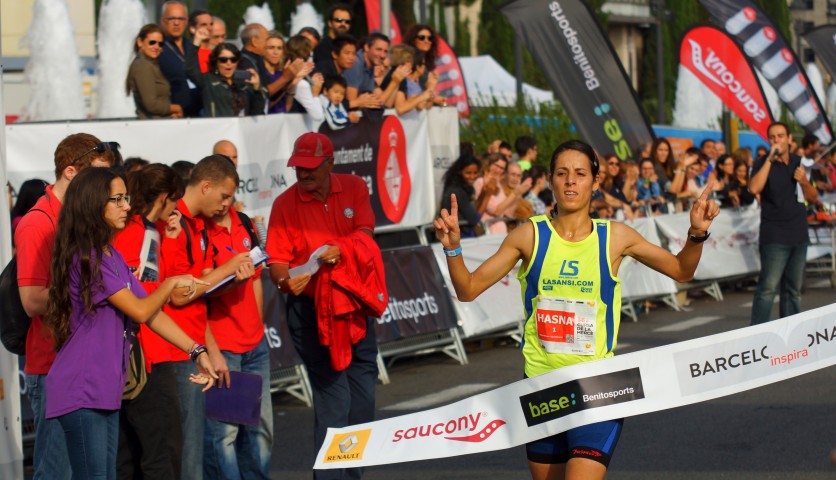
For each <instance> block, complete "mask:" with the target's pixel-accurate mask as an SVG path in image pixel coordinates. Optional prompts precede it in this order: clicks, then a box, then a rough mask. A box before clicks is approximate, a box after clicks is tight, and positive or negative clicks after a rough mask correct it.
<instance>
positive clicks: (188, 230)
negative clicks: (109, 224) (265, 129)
mask: <svg viewBox="0 0 836 480" xmlns="http://www.w3.org/2000/svg"><path fill="white" fill-rule="evenodd" d="M237 187H238V173H237V172H236V171H235V167H234V166H233V165H232V164H231V163H230V162H229V160H227V159H226V158H225V157H222V156H219V155H210V156H208V157H206V158H204V159H203V160H201V161H200V162H198V163H197V165H195V167H194V170H192V174H191V177H190V178H189V184H188V185H187V186H186V193H185V194H184V195H183V198H181V199H180V200H178V203H177V210H178V211H179V212H180V213H181V214H182V216H183V221H182V225H183V229H182V231H181V232H180V235H179V236H178V237H177V238H173V239H172V238H168V237H164V238H162V239H161V245H160V248H161V249H162V250H163V251H164V253H165V254H166V255H169V252H173V253H171V254H172V255H174V259H173V261H172V264H171V268H172V269H173V271H170V272H167V273H166V274H167V275H182V274H190V275H193V276H194V277H195V278H200V279H201V280H204V281H206V282H208V283H209V286H204V285H199V286H198V290H197V294H196V295H195V296H194V297H193V300H192V301H191V302H190V303H188V304H186V305H172V304H169V305H166V306H165V307H163V311H165V312H166V313H167V314H168V315H169V316H170V317H171V318H173V319H174V321H175V322H177V325H178V326H179V327H180V328H182V329H183V331H184V332H186V333H187V334H188V335H189V336H191V338H193V339H194V340H195V341H196V342H199V343H205V344H206V347H207V348H208V349H209V358H210V359H211V360H212V365H213V366H215V367H217V368H219V369H220V370H219V371H218V383H219V384H220V383H226V384H227V385H228V384H229V369H228V368H227V366H226V361H225V360H224V357H223V355H222V354H221V353H220V350H219V349H218V345H217V343H216V342H215V339H214V336H213V335H212V331H211V330H210V327H209V325H208V323H207V310H206V300H205V298H204V297H203V296H202V295H203V294H204V293H205V292H206V290H207V289H209V288H212V285H217V284H218V283H219V282H220V281H221V280H223V279H224V278H226V277H228V276H229V275H233V274H234V275H236V280H237V281H244V280H246V279H248V278H250V277H252V276H253V274H254V273H255V269H254V268H253V264H252V261H251V260H250V253H249V251H246V252H241V253H237V254H235V255H232V256H231V258H228V260H226V262H224V263H223V264H220V263H219V264H218V267H215V263H216V262H215V258H214V254H213V251H212V249H211V248H209V245H208V234H207V233H206V231H205V223H204V220H203V219H204V218H212V217H214V216H215V215H219V214H221V213H223V212H224V211H225V210H226V209H228V208H229V206H230V205H231V203H232V198H233V195H235V190H236V188H237ZM169 258H170V257H169ZM167 263H168V262H167ZM171 358H172V360H173V361H174V368H175V371H176V372H177V390H178V395H179V397H180V416H181V421H182V425H183V432H189V434H188V435H184V437H183V456H182V468H181V477H180V478H181V479H183V480H191V479H194V480H203V443H204V440H203V433H204V416H205V415H204V412H205V406H206V403H205V397H204V396H203V395H202V394H199V393H200V392H199V391H197V389H195V388H193V387H191V386H190V382H189V374H192V373H196V372H197V370H196V367H195V365H194V363H193V362H192V361H190V360H189V357H188V355H185V354H183V353H182V352H181V351H179V350H177V349H176V348H174V347H172V349H171Z"/></svg>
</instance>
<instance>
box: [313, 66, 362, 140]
mask: <svg viewBox="0 0 836 480" xmlns="http://www.w3.org/2000/svg"><path fill="white" fill-rule="evenodd" d="M345 89H346V81H345V78H343V77H341V76H338V75H329V76H328V77H326V78H325V83H324V84H323V85H322V92H323V93H322V95H320V96H319V101H320V102H322V109H323V110H325V121H326V122H328V127H330V128H331V130H340V129H342V128H345V127H346V126H348V124H349V122H350V123H357V122H358V121H360V115H359V114H358V113H357V112H351V113H350V114H349V113H348V109H347V108H346V106H345V105H344V104H343V100H344V99H345Z"/></svg>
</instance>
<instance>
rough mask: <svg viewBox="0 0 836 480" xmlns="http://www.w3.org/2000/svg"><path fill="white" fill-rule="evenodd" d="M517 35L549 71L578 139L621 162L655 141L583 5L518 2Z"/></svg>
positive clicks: (509, 10) (511, 14) (513, 10)
mask: <svg viewBox="0 0 836 480" xmlns="http://www.w3.org/2000/svg"><path fill="white" fill-rule="evenodd" d="M502 13H504V14H505V16H506V17H508V20H509V21H510V22H511V25H512V26H513V27H514V30H515V31H516V33H517V35H519V36H520V38H522V40H523V41H524V42H525V44H526V45H527V46H528V50H529V51H530V52H531V55H532V56H533V57H534V60H535V61H536V62H537V65H538V66H539V67H540V69H541V70H542V71H543V74H545V76H546V78H547V79H548V81H549V84H550V85H551V86H552V89H553V90H554V92H555V93H556V94H557V97H558V98H559V99H560V102H561V104H562V105H563V108H565V109H566V111H567V112H568V113H569V117H571V119H572V121H573V122H574V123H575V126H576V128H577V130H578V133H579V134H580V135H581V137H583V138H584V139H585V140H586V141H588V142H590V143H591V144H592V145H593V146H594V147H595V148H596V149H597V150H598V151H599V152H600V153H602V154H608V153H614V154H615V155H616V156H618V158H619V159H621V160H629V159H632V158H633V152H635V151H637V150H639V149H640V148H641V147H642V146H643V145H646V144H648V143H650V142H652V141H653V132H652V130H651V128H650V122H649V121H648V119H647V117H646V116H645V114H644V112H643V111H642V109H641V107H640V106H639V103H638V101H637V100H636V95H635V92H633V89H632V88H631V87H630V84H629V83H628V81H627V75H626V74H625V73H624V69H623V68H622V66H621V62H619V60H618V58H617V57H616V55H615V51H614V50H613V48H612V46H611V45H610V43H609V41H608V40H607V37H606V36H605V35H604V32H603V31H602V30H601V27H600V26H599V25H598V21H597V20H596V19H595V15H594V14H593V13H592V10H590V9H589V7H588V6H587V4H586V2H584V1H582V0H561V1H549V0H518V1H514V2H511V3H509V4H507V5H505V6H504V7H503V8H502Z"/></svg>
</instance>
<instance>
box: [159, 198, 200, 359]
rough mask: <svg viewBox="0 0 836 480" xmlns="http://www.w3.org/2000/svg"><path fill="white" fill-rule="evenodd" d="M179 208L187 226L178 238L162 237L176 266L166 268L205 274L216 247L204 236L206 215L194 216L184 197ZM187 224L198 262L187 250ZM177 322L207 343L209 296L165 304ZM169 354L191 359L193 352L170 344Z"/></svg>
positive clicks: (166, 252)
mask: <svg viewBox="0 0 836 480" xmlns="http://www.w3.org/2000/svg"><path fill="white" fill-rule="evenodd" d="M177 210H179V211H180V213H182V214H183V218H184V219H185V223H186V226H185V228H184V229H183V231H181V232H180V235H179V236H178V237H177V238H168V237H163V238H162V247H161V250H162V255H163V256H164V257H165V256H169V258H168V260H167V263H168V264H169V265H170V266H171V268H172V270H171V271H169V272H166V275H167V276H169V277H172V276H175V275H186V274H189V275H192V276H194V277H195V278H200V277H202V276H203V271H204V270H206V269H211V268H212V249H211V248H207V247H208V245H205V241H204V239H203V234H202V232H203V229H204V223H203V219H201V218H199V217H196V216H192V214H191V213H190V212H189V209H188V207H186V204H185V202H183V200H182V199H180V200H178V201H177ZM186 228H188V229H189V233H190V235H191V251H192V255H191V256H192V259H193V260H194V264H191V263H190V262H189V255H188V253H187V252H186V230H185V229H186ZM163 311H164V312H165V313H167V314H168V315H169V316H170V317H171V318H173V319H174V321H175V322H176V323H177V325H179V326H180V328H181V329H183V331H184V332H186V334H187V335H188V336H190V337H191V338H192V340H194V341H195V342H197V343H200V344H205V343H206V300H205V299H204V298H196V299H195V300H193V301H192V302H191V303H189V304H187V305H185V306H182V307H175V306H172V305H170V304H168V305H165V306H164V307H163ZM169 352H170V353H169V355H170V357H171V359H172V360H174V361H180V360H188V359H189V355H188V354H186V353H184V352H183V351H181V350H180V349H179V348H177V347H175V346H174V345H169Z"/></svg>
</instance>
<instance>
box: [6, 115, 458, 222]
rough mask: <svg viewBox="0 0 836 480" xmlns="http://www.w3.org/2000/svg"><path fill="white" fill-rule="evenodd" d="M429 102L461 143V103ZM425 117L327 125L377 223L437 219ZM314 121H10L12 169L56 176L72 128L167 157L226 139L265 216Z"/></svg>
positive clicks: (253, 211) (16, 176) (340, 164)
mask: <svg viewBox="0 0 836 480" xmlns="http://www.w3.org/2000/svg"><path fill="white" fill-rule="evenodd" d="M432 110H433V111H432V115H433V117H434V118H441V119H445V121H446V125H447V126H448V127H449V128H451V129H454V132H453V133H450V134H448V136H447V137H445V138H443V139H442V140H443V141H449V140H450V139H451V138H452V136H453V135H454V136H455V138H456V141H455V143H454V144H455V145H456V147H455V148H458V121H457V118H458V117H457V114H456V110H455V109H454V108H450V107H448V108H443V109H437V108H434V109H432ZM448 116H449V117H450V119H452V120H447V117H448ZM427 119H428V113H427V112H414V113H409V114H407V115H403V116H401V117H397V116H394V115H392V116H387V117H384V120H383V122H382V123H381V124H379V125H378V124H371V123H361V124H356V125H351V126H349V127H346V128H345V129H343V130H340V131H339V132H340V133H339V135H337V133H333V134H332V133H328V135H333V140H334V142H335V167H334V171H335V172H339V173H357V174H358V175H361V176H362V177H363V178H364V179H365V180H366V181H367V183H368V184H369V189H370V192H371V193H372V204H373V205H374V206H375V215H376V220H377V223H378V226H387V225H399V226H418V225H423V224H426V223H429V222H431V221H432V220H433V215H434V213H435V210H436V209H437V208H438V205H437V202H436V201H435V187H434V185H433V160H432V157H431V154H430V143H429V140H428V137H429V135H428V130H429V127H428V125H427ZM317 128H318V126H317V125H312V124H310V123H309V122H307V121H306V120H305V118H304V117H303V116H302V115H297V114H286V115H267V116H258V117H242V118H201V119H176V120H174V119H166V120H131V121H121V120H114V121H87V122H61V123H35V124H12V125H8V126H6V138H7V152H8V159H7V176H8V179H9V181H10V182H11V184H12V185H13V186H15V187H19V186H20V184H21V183H23V181H25V180H28V179H30V178H41V179H43V180H45V181H47V182H49V183H52V182H54V181H55V164H54V161H53V154H54V152H55V146H56V145H58V143H59V142H60V141H61V140H62V139H63V138H64V137H66V136H67V135H70V134H72V133H78V132H86V133H91V134H93V135H95V136H97V137H99V138H100V139H102V140H103V141H116V142H119V144H120V145H121V148H120V151H121V153H122V156H123V157H125V158H127V157H132V156H137V157H142V158H145V159H147V160H149V161H151V162H161V163H166V164H169V165H170V164H172V163H174V162H175V161H177V160H188V161H190V162H197V161H199V160H200V159H201V158H203V157H205V156H207V155H209V154H211V153H212V146H213V145H214V144H215V142H217V141H218V140H221V139H226V140H229V141H231V142H232V143H234V144H235V145H236V146H237V147H238V158H239V165H238V175H239V176H240V182H239V185H238V191H237V192H236V198H237V199H238V200H240V201H242V202H244V204H245V205H246V208H245V212H246V213H248V214H250V215H251V216H252V215H261V216H263V217H264V218H265V220H268V219H269V217H270V208H271V206H272V205H273V200H275V198H276V197H277V196H278V195H279V194H281V193H282V192H284V191H285V190H286V189H287V188H288V187H289V186H290V185H292V184H293V183H294V182H295V181H296V176H295V174H294V172H293V169H292V168H288V166H287V160H288V158H290V153H291V152H292V150H293V142H294V141H295V140H296V138H297V137H298V136H299V135H301V134H303V133H305V132H309V131H311V130H316V129H317ZM370 129H371V131H369V130H370ZM361 133H362V134H361ZM351 137H356V138H357V139H356V140H351Z"/></svg>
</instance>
